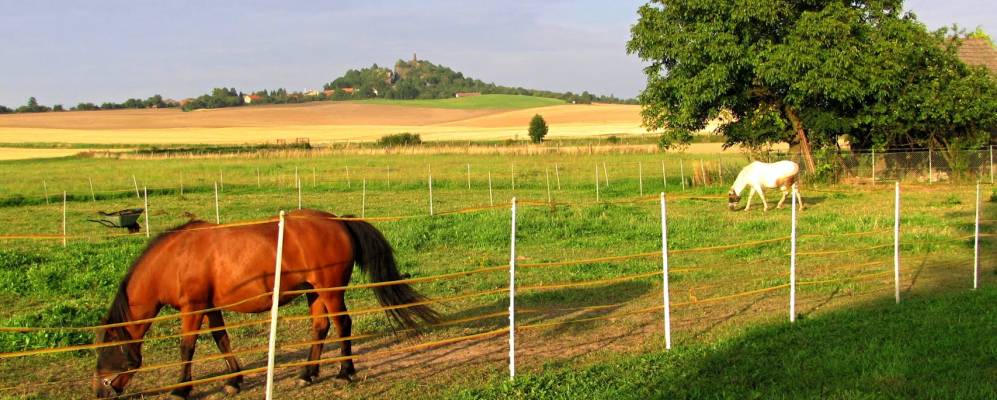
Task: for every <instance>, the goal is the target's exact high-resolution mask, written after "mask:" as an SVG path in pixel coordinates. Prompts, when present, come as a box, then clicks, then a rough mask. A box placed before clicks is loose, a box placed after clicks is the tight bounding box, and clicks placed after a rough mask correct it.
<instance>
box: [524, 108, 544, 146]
mask: <svg viewBox="0 0 997 400" xmlns="http://www.w3.org/2000/svg"><path fill="white" fill-rule="evenodd" d="M528 132H529V135H530V141H532V142H533V143H540V142H543V141H544V137H546V136H547V121H545V120H544V117H542V116H541V115H540V114H535V115H534V116H533V118H532V119H530V128H529V131H528Z"/></svg>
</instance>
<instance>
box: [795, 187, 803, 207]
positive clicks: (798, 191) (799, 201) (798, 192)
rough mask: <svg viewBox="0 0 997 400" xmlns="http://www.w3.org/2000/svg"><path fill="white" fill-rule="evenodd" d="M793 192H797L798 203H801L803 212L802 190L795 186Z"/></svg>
mask: <svg viewBox="0 0 997 400" xmlns="http://www.w3.org/2000/svg"><path fill="white" fill-rule="evenodd" d="M793 190H794V191H795V192H796V202H798V203H800V211H803V196H801V195H800V189H799V188H798V187H797V186H796V184H795V183H794V184H793Z"/></svg>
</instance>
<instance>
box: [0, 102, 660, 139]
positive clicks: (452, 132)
mask: <svg viewBox="0 0 997 400" xmlns="http://www.w3.org/2000/svg"><path fill="white" fill-rule="evenodd" d="M538 113H539V114H542V115H543V116H544V118H545V119H546V120H547V122H548V124H549V125H550V136H551V137H582V136H598V135H610V134H641V133H646V130H645V129H644V128H643V127H641V118H640V107H639V106H636V105H616V104H613V105H606V104H595V105H559V106H549V107H539V108H528V109H520V110H512V111H509V110H495V109H446V108H428V107H408V106H394V105H383V104H360V103H353V102H314V103H307V104H295V105H268V106H252V107H238V108H226V109H216V110H199V111H193V112H181V111H180V110H177V109H161V110H113V111H85V112H62V113H44V114H11V115H3V116H0V142H3V143H26V142H62V143H100V144H136V143H139V144H192V143H204V144H237V143H260V142H272V141H274V140H276V139H294V138H298V137H307V138H309V139H310V140H311V141H312V143H332V142H342V141H347V140H353V141H356V140H361V141H365V140H375V139H377V138H380V137H381V136H383V135H386V134H392V133H399V132H412V133H418V134H421V135H422V137H423V139H426V140H486V139H506V138H515V137H517V136H518V137H519V138H524V137H525V136H526V126H527V124H528V123H529V120H530V118H531V117H532V116H533V115H534V114H538Z"/></svg>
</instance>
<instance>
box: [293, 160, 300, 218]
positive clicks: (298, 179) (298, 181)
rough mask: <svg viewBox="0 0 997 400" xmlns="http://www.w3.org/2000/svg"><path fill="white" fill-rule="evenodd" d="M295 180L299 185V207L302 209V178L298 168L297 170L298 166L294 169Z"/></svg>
mask: <svg viewBox="0 0 997 400" xmlns="http://www.w3.org/2000/svg"><path fill="white" fill-rule="evenodd" d="M294 180H295V182H296V183H295V184H296V185H298V209H299V210H300V209H301V178H299V177H298V170H297V168H295V170H294Z"/></svg>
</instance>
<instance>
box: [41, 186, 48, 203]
mask: <svg viewBox="0 0 997 400" xmlns="http://www.w3.org/2000/svg"><path fill="white" fill-rule="evenodd" d="M42 188H44V189H45V204H49V202H48V182H45V181H44V180H43V181H42Z"/></svg>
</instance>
